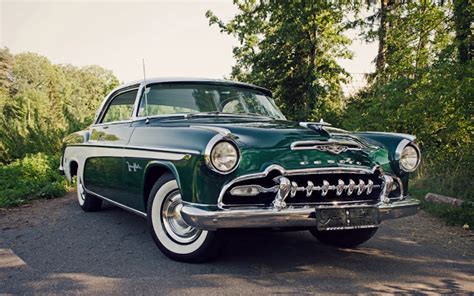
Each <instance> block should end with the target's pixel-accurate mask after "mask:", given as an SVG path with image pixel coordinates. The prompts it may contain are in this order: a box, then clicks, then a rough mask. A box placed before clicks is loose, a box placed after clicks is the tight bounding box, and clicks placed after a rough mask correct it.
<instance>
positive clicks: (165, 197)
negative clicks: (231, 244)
mask: <svg viewBox="0 0 474 296" xmlns="http://www.w3.org/2000/svg"><path fill="white" fill-rule="evenodd" d="M181 208H182V201H181V193H180V190H179V188H178V184H177V182H176V179H175V178H174V176H173V175H172V174H169V173H167V174H165V175H163V176H161V177H160V178H159V179H158V180H157V181H156V182H155V185H154V186H153V188H152V190H151V192H150V195H149V198H148V204H147V216H148V226H149V229H150V232H151V234H152V236H153V239H154V241H155V243H156V245H157V246H158V248H159V249H160V250H161V251H162V252H163V253H164V254H165V255H166V256H168V257H169V258H171V259H173V260H177V261H184V262H203V261H207V260H209V259H211V258H212V257H214V256H215V255H216V254H217V253H218V249H219V248H218V240H217V238H216V232H214V231H205V230H200V229H196V228H194V227H191V226H189V225H187V224H186V222H184V220H183V219H182V217H181Z"/></svg>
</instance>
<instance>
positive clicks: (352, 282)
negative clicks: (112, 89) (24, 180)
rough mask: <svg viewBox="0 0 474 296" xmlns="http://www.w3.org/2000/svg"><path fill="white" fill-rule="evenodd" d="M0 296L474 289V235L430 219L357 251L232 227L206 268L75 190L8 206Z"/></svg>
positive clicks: (139, 223) (1, 223) (389, 226)
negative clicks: (89, 205) (175, 255)
mask: <svg viewBox="0 0 474 296" xmlns="http://www.w3.org/2000/svg"><path fill="white" fill-rule="evenodd" d="M0 228H1V230H0V231H1V236H0V294H2V293H6V294H10V293H11V294H33V293H36V294H61V295H63V294H84V293H85V294H101V295H103V294H113V295H118V294H134V295H136V294H165V293H166V294H176V295H183V294H192V295H196V294H208V295H211V294H215V295H223V294H262V293H265V294H289V293H297V294H314V293H397V292H398V293H400V292H401V293H433V292H435V293H465V292H471V293H474V254H473V250H474V237H473V235H472V233H469V232H467V231H464V230H462V229H461V228H453V227H448V226H444V225H443V223H442V222H441V221H439V220H437V219H435V218H433V217H430V216H428V215H427V214H425V213H423V212H422V213H420V214H418V215H417V216H413V217H408V218H404V219H400V220H394V221H389V222H386V223H385V224H384V226H383V227H382V228H381V229H380V230H379V232H378V233H377V235H376V236H375V237H374V238H373V239H372V240H370V241H369V242H367V243H365V244H364V245H362V246H361V247H359V248H358V249H355V250H350V249H336V248H331V247H327V246H325V245H322V244H320V243H319V242H317V241H316V240H315V239H314V238H313V237H312V236H311V235H310V234H309V233H308V232H269V231H267V232H264V231H233V232H229V233H227V234H226V246H225V248H224V250H223V254H222V255H221V256H220V257H219V258H218V259H217V260H216V261H214V262H212V263H208V264H200V265H197V264H185V263H178V262H174V261H171V260H169V259H167V258H166V257H165V256H164V255H162V254H161V253H160V252H159V250H158V249H157V248H156V247H155V244H154V243H153V240H152V238H151V236H150V234H149V233H148V230H147V229H146V223H145V220H144V219H143V218H140V217H138V216H135V215H133V214H130V213H128V212H125V211H123V210H121V209H118V208H116V207H112V206H107V207H105V209H104V210H103V211H101V212H96V213H84V212H83V211H82V210H81V209H80V208H79V206H78V205H77V204H76V199H75V194H74V193H71V194H68V195H67V196H65V197H64V198H60V199H55V200H42V201H36V202H34V203H32V204H31V205H29V206H27V207H22V208H16V209H12V210H0Z"/></svg>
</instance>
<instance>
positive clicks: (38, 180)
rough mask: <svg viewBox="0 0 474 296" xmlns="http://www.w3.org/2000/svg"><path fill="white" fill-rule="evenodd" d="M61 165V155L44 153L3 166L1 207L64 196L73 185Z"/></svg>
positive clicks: (1, 166) (0, 177)
mask: <svg viewBox="0 0 474 296" xmlns="http://www.w3.org/2000/svg"><path fill="white" fill-rule="evenodd" d="M58 167H59V157H58V156H55V155H46V154H44V153H38V154H31V155H27V156H26V157H25V158H23V159H18V160H15V161H14V162H12V163H10V164H7V165H0V207H12V206H18V205H21V204H25V203H27V202H29V201H30V200H32V199H37V198H54V197H60V196H63V195H64V194H65V193H66V192H67V191H69V190H70V184H69V183H68V182H67V180H66V178H65V177H64V176H62V175H61V174H60V173H59V171H58Z"/></svg>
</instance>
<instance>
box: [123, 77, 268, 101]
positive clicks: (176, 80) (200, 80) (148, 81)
mask: <svg viewBox="0 0 474 296" xmlns="http://www.w3.org/2000/svg"><path fill="white" fill-rule="evenodd" d="M142 83H145V84H154V83H210V84H220V85H229V86H240V87H245V88H250V89H254V90H258V91H261V92H263V93H264V94H265V95H268V96H270V97H271V96H272V92H271V91H270V90H269V89H266V88H264V87H260V86H256V85H253V84H249V83H243V82H238V81H232V80H225V79H210V78H194V77H157V78H147V79H146V80H143V79H142V80H136V81H131V82H128V83H125V84H122V85H120V86H119V87H117V88H116V90H120V89H123V88H127V87H130V86H133V85H136V84H142Z"/></svg>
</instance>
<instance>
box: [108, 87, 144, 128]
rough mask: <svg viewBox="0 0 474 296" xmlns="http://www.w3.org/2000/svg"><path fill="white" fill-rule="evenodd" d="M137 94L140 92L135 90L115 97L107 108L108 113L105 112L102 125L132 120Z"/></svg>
mask: <svg viewBox="0 0 474 296" xmlns="http://www.w3.org/2000/svg"><path fill="white" fill-rule="evenodd" d="M137 92H138V90H137V89H135V90H131V91H127V92H124V93H121V94H119V95H117V96H116V97H114V98H113V99H112V100H111V101H110V103H109V105H108V106H107V111H105V115H104V117H103V118H102V121H101V123H107V122H113V121H121V120H127V119H130V117H131V116H132V112H133V105H134V104H135V97H136V96H137Z"/></svg>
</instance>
